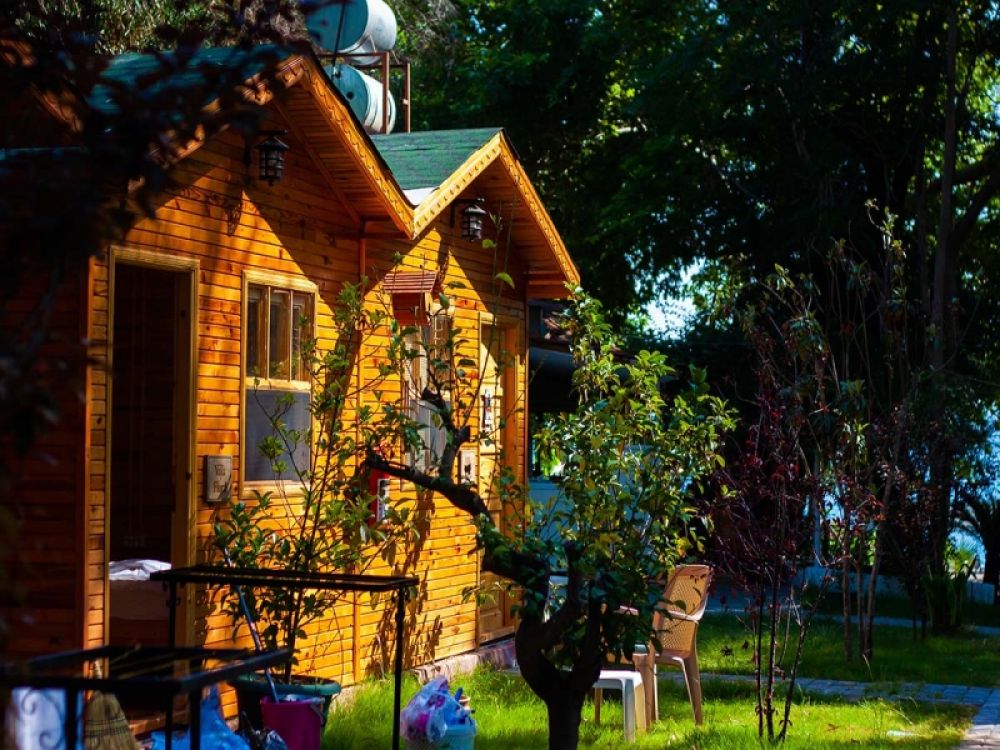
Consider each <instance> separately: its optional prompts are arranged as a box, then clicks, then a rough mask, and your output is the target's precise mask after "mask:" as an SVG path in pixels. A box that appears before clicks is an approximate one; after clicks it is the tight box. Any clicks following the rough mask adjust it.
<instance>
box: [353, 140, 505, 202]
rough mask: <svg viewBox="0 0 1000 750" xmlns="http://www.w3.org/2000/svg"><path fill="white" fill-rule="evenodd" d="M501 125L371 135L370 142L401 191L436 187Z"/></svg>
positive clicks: (484, 143)
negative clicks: (387, 166)
mask: <svg viewBox="0 0 1000 750" xmlns="http://www.w3.org/2000/svg"><path fill="white" fill-rule="evenodd" d="M501 129H502V128H475V129H470V130H425V131H423V132H420V133H396V134H390V135H373V136H372V142H373V143H374V144H375V148H377V149H378V152H379V155H381V157H382V158H383V159H385V162H386V164H388V165H389V169H390V170H391V171H392V175H393V177H395V178H396V182H397V183H398V184H399V186H400V187H401V188H402V189H403V190H419V189H421V188H436V187H437V186H438V185H440V184H441V183H442V182H444V181H445V180H447V179H448V178H449V177H451V176H452V175H453V174H454V173H455V170H457V169H458V168H459V167H460V166H462V165H463V164H464V163H465V161H466V160H467V159H468V158H469V157H470V156H472V155H473V154H474V153H475V152H476V151H478V150H479V149H480V148H482V147H483V146H484V145H486V143H487V141H489V140H490V139H491V138H492V137H493V136H495V135H496V134H497V133H499V132H500V131H501Z"/></svg>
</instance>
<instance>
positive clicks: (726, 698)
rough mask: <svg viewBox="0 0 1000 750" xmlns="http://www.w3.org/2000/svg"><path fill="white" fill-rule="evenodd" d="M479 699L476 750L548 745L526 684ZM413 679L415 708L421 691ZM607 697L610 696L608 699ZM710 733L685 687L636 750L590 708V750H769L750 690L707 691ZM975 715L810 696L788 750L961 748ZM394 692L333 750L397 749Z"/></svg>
mask: <svg viewBox="0 0 1000 750" xmlns="http://www.w3.org/2000/svg"><path fill="white" fill-rule="evenodd" d="M457 686H462V687H463V688H464V689H465V692H466V693H467V694H468V695H469V696H470V697H471V699H472V707H473V708H474V709H475V718H476V721H477V722H478V724H479V734H478V736H477V738H476V750H539V748H544V747H545V746H546V736H547V735H546V715H545V707H544V706H543V705H542V703H541V702H540V701H539V700H538V699H537V698H535V696H534V695H533V694H532V693H531V691H530V690H529V689H528V687H527V686H526V685H525V684H524V682H523V680H521V679H520V678H519V677H516V676H511V675H508V674H504V673H498V672H492V671H489V670H480V671H477V672H476V673H474V674H472V675H463V676H461V677H459V678H457V679H456V680H455V681H454V682H453V687H457ZM416 688H417V686H416V683H415V681H413V680H412V679H409V680H408V681H407V683H406V686H405V688H404V693H403V695H404V704H405V700H407V699H409V697H410V696H411V695H412V694H413V693H414V692H415V691H416ZM606 695H608V694H607V693H606ZM704 707H705V724H704V726H703V727H701V728H695V726H694V722H693V720H692V718H691V709H690V707H689V705H688V702H687V696H686V694H685V693H684V690H683V688H682V687H680V686H675V685H672V684H663V685H661V686H660V711H661V721H660V722H659V723H657V724H654V725H653V727H652V728H651V730H650V732H649V734H646V735H644V736H640V737H639V739H638V741H637V742H636V743H635V745H631V746H626V745H625V744H624V742H623V739H622V720H621V706H620V704H619V703H617V702H616V701H613V700H611V701H608V700H606V701H605V703H604V706H603V707H602V710H601V713H602V723H601V726H600V727H597V726H595V725H594V721H593V719H594V709H593V704H591V703H589V702H588V703H587V705H586V706H585V707H584V721H583V725H582V727H581V743H580V744H581V747H586V748H621V747H634V748H636V750H653V748H656V750H669V749H670V748H677V749H678V750H680V749H681V748H683V750H691V748H698V750H741V749H742V748H746V749H747V750H750V749H751V748H752V749H753V750H759V748H760V747H761V746H760V744H759V743H758V741H757V736H756V724H755V721H756V720H755V718H754V705H753V699H752V697H751V694H750V692H749V688H748V687H745V686H740V685H728V684H723V683H712V682H706V684H705V706H704ZM972 713H973V711H972V710H971V709H967V708H956V707H941V706H922V705H917V704H914V703H900V704H893V703H887V702H885V701H881V700H869V701H863V702H861V703H857V704H848V703H843V702H841V701H837V700H829V699H823V698H816V697H809V696H804V697H803V696H800V699H799V700H798V702H797V703H796V705H795V707H794V708H793V710H792V722H793V726H792V729H791V730H790V733H789V739H788V742H787V743H786V744H785V747H786V748H788V750H825V749H827V748H829V749H831V750H833V749H836V748H844V749H845V750H846V749H847V748H854V747H865V748H913V749H914V750H915V749H916V748H921V749H926V750H935V749H936V748H940V749H941V750H944V749H945V748H954V747H955V746H956V745H957V744H958V742H959V740H960V739H961V737H962V734H963V732H964V731H965V728H966V727H967V726H968V724H969V720H970V718H971V716H972ZM391 716H392V685H391V683H389V682H381V683H373V684H370V685H368V686H366V687H364V688H363V689H362V690H361V692H360V694H359V695H358V697H357V699H356V701H355V703H354V704H353V705H352V706H351V707H350V708H348V709H344V710H340V711H335V712H333V713H332V714H331V716H330V720H329V724H328V727H327V734H326V738H325V742H324V750H376V749H378V750H382V749H383V748H386V747H389V746H390V738H391V722H392V719H391Z"/></svg>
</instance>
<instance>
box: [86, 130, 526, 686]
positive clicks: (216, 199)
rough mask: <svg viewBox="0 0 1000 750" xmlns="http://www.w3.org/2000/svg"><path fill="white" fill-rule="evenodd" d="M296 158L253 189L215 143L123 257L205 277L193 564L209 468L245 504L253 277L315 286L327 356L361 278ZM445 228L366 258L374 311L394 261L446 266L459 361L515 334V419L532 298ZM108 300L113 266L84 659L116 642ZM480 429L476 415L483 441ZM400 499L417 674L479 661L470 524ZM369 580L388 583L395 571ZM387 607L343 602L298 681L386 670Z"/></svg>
mask: <svg viewBox="0 0 1000 750" xmlns="http://www.w3.org/2000/svg"><path fill="white" fill-rule="evenodd" d="M290 145H291V151H290V152H289V158H288V162H287V164H286V172H285V178H284V179H283V180H282V182H281V183H279V184H277V185H275V186H273V187H271V188H269V187H266V186H254V185H252V184H251V185H248V184H246V183H247V181H246V180H245V178H244V175H245V173H246V168H245V167H244V165H243V152H244V144H243V142H242V140H241V139H239V138H237V137H236V136H233V135H225V136H222V137H220V138H218V139H216V140H215V141H213V142H211V143H209V144H206V145H205V146H203V147H202V148H201V149H199V150H197V151H195V152H194V153H193V154H191V155H190V156H188V157H187V158H186V159H185V160H184V161H183V162H182V163H181V164H179V165H178V167H177V168H176V170H175V172H176V177H177V178H178V181H179V185H178V187H175V188H173V189H170V190H168V191H167V192H166V193H165V194H164V196H163V198H162V201H161V202H160V204H159V206H158V207H157V213H156V216H155V218H151V219H147V220H144V221H142V222H140V223H139V224H138V225H137V226H136V227H135V228H134V229H133V230H132V231H131V232H130V233H129V234H128V236H127V237H126V238H125V240H124V242H123V243H122V247H123V248H127V249H128V250H129V251H130V252H133V253H134V252H146V253H150V254H151V255H148V256H146V257H147V258H148V259H150V262H155V261H153V260H152V259H153V258H155V257H156V256H162V257H163V258H164V261H166V259H169V258H185V259H193V260H196V261H197V264H198V277H197V284H198V287H197V294H198V310H197V332H196V337H195V338H196V345H195V353H196V372H197V381H196V385H195V389H194V392H195V399H196V423H195V430H194V435H195V454H196V456H197V460H196V462H195V468H196V474H195V477H194V488H195V490H194V492H195V497H194V503H195V514H194V515H195V517H196V519H197V520H196V524H195V528H194V529H193V537H194V538H193V541H194V548H195V549H196V550H197V555H196V559H197V560H198V561H204V560H207V559H208V558H209V555H210V553H209V540H210V538H211V534H212V524H213V522H214V521H215V519H216V517H217V514H218V513H219V512H220V511H219V510H217V509H216V508H215V507H212V506H209V505H206V504H205V503H204V502H203V498H202V496H201V493H202V487H203V477H202V464H203V456H205V455H207V454H228V455H231V456H233V466H234V476H233V482H234V487H235V489H236V491H237V492H243V491H244V487H243V486H242V484H241V480H242V477H241V469H240V467H241V465H242V460H241V459H242V456H241V454H240V451H241V449H242V450H251V449H252V448H251V447H249V446H247V447H243V446H241V410H242V403H243V388H244V380H243V376H242V355H243V341H242V337H243V328H242V319H241V318H242V309H243V307H242V306H243V288H244V273H245V272H247V271H254V272H258V273H259V272H268V273H274V274H278V275H281V276H285V277H292V278H301V279H304V280H308V281H310V282H312V283H314V284H315V285H316V286H317V290H318V291H317V309H316V317H317V321H316V322H317V326H316V329H317V334H318V336H319V338H320V344H321V346H323V345H324V344H327V345H328V344H329V342H330V341H331V340H332V338H333V336H334V335H335V331H334V330H333V328H332V321H331V311H330V307H331V305H332V304H334V302H335V298H336V294H337V292H338V291H339V289H340V287H341V285H342V284H343V282H345V281H357V280H358V279H359V278H360V276H361V273H362V269H361V267H360V265H359V257H360V256H359V252H360V250H361V247H360V243H359V238H358V235H357V232H358V227H357V225H354V224H352V223H351V217H350V216H349V215H348V214H347V212H345V211H344V210H343V207H342V205H341V203H340V200H339V199H338V198H337V197H336V196H333V195H331V192H330V189H329V185H328V184H327V182H326V178H324V177H323V176H322V175H320V174H318V173H317V171H316V170H315V169H314V168H313V165H312V162H311V160H310V159H309V158H308V155H307V154H306V152H305V150H304V149H303V148H300V144H299V143H298V142H297V141H296V140H295V138H294V137H292V138H290ZM447 219H448V217H447V215H445V216H444V217H442V219H440V220H438V221H436V222H435V223H434V224H433V225H432V226H431V227H430V228H429V229H428V230H427V231H426V232H424V234H423V235H422V236H421V237H420V238H418V240H416V241H411V240H405V239H402V238H400V239H398V240H393V239H384V238H382V239H368V240H367V241H366V242H365V243H363V244H364V245H365V246H366V247H365V269H364V271H365V274H366V275H367V276H368V277H369V278H370V279H371V284H372V286H373V288H372V289H371V291H370V292H369V295H368V303H369V304H371V305H382V304H385V295H382V294H381V292H380V280H381V278H382V277H383V276H384V275H385V274H386V273H387V272H388V271H389V270H390V269H392V268H394V267H397V263H396V259H397V258H399V257H402V261H401V262H400V263H399V264H398V267H399V268H402V269H404V270H435V271H436V270H438V269H439V268H440V267H441V266H442V265H444V266H445V267H446V274H445V280H444V284H445V289H446V290H448V293H449V294H450V295H451V296H452V297H453V298H454V302H455V317H454V324H455V325H456V326H458V327H460V328H462V329H463V330H464V331H465V332H466V334H467V335H468V338H469V339H470V341H469V343H468V345H467V347H468V350H467V351H465V352H463V354H467V355H468V356H469V357H470V358H473V359H477V358H478V349H479V340H478V336H479V334H478V332H479V330H480V326H481V324H482V321H483V320H484V316H488V315H492V316H495V318H496V320H497V322H498V323H502V325H504V326H505V327H509V328H510V330H513V331H516V332H517V338H516V342H517V345H518V352H517V354H516V356H515V362H516V369H515V371H514V372H515V374H514V379H515V381H516V383H517V387H516V395H515V396H514V397H513V398H509V399H508V400H509V401H510V402H511V405H514V404H517V405H519V406H521V407H523V406H524V404H523V400H524V393H525V383H526V376H527V375H526V373H527V367H526V349H525V341H524V334H523V331H524V316H525V306H524V302H523V299H524V293H523V287H521V288H518V289H517V290H510V289H509V288H507V287H506V285H504V284H502V283H498V282H497V281H496V279H495V273H496V271H497V270H499V269H498V268H497V267H496V265H497V263H496V261H495V260H494V257H493V251H492V250H487V249H484V248H483V247H481V246H479V245H473V244H470V243H467V242H465V241H463V240H462V239H461V238H460V237H459V236H458V231H459V230H458V228H457V227H452V226H450V222H449V221H448V220H447ZM113 252H114V251H113ZM505 267H506V268H507V270H508V271H509V272H511V273H512V275H513V276H514V278H515V279H516V280H517V283H518V286H519V287H520V285H521V284H522V283H523V282H524V280H525V276H524V274H523V273H522V272H521V270H520V269H519V267H518V264H517V262H516V259H515V258H511V259H509V260H508V261H507V262H506V264H505ZM452 282H459V283H460V284H461V288H455V289H452V288H451V283H452ZM276 283H277V282H276ZM110 294H111V284H110V278H109V264H108V262H107V261H100V262H95V264H94V269H93V290H92V295H91V300H90V309H91V310H92V311H93V312H92V320H91V323H90V328H89V333H90V337H91V340H92V346H91V354H92V355H93V356H94V357H95V358H96V363H95V365H94V366H93V367H92V368H91V383H90V389H89V399H88V402H89V403H90V405H91V408H92V410H93V411H94V413H95V415H99V416H101V417H102V418H101V419H97V420H94V421H92V422H91V424H90V428H89V439H90V442H91V444H92V445H93V446H94V450H93V451H92V455H91V459H90V463H89V481H90V484H91V491H90V494H89V497H88V503H87V511H88V518H89V523H88V526H87V545H88V559H87V563H88V565H87V569H86V570H87V573H86V578H87V580H86V611H87V618H88V624H89V625H88V630H87V638H86V641H85V642H86V645H96V644H97V643H100V642H101V641H102V640H103V639H104V638H105V637H106V617H105V609H106V606H105V605H106V602H107V592H106V590H105V587H106V571H105V559H106V558H105V555H106V550H105V539H106V532H107V528H106V523H107V521H108V517H107V508H108V507H109V504H108V503H109V500H108V493H107V492H106V491H105V487H106V476H107V469H108V467H107V462H106V461H107V451H106V446H107V443H108V436H107V425H106V423H105V422H104V420H103V415H104V414H106V413H107V398H108V382H107V371H106V362H107V351H108V345H109V342H108V333H109V330H108V309H109V295H110ZM386 333H387V332H386V331H382V332H381V335H380V336H376V337H374V338H372V339H370V340H369V341H368V343H367V349H366V351H364V352H363V353H362V357H361V369H360V373H359V377H361V378H362V379H365V378H369V377H371V376H372V373H373V369H374V366H375V362H376V360H378V359H380V358H383V357H384V356H385V351H384V350H385V345H386V338H385V335H386ZM395 393H398V390H396V391H395ZM393 396H394V391H393V388H392V387H387V388H386V394H385V398H391V397H393ZM368 397H369V398H372V397H373V396H371V394H369V395H368ZM478 419H479V412H478V409H476V410H474V412H473V418H472V421H473V428H474V431H475V429H477V428H478ZM511 419H512V420H513V421H512V425H513V427H512V428H511V434H515V435H523V434H524V433H525V426H524V419H525V416H524V413H523V410H522V411H519V412H517V413H514V414H512V415H511ZM509 449H510V450H509V453H508V458H507V460H508V461H510V462H511V463H512V465H515V466H518V467H523V466H524V465H525V460H526V459H525V454H524V450H525V446H524V445H523V440H515V441H513V443H512V445H511V446H509ZM522 478H523V476H522ZM392 496H393V501H394V502H402V503H412V504H413V505H414V507H415V508H416V510H417V512H418V513H419V514H420V515H421V518H422V523H424V524H425V527H426V531H427V533H426V535H425V536H424V537H423V538H422V539H421V541H420V543H419V544H418V545H417V546H416V547H415V548H413V549H409V550H404V551H402V552H401V554H400V555H399V557H398V560H397V566H396V568H395V570H396V571H397V572H407V573H412V574H415V575H417V576H419V577H420V580H421V585H420V587H419V591H418V595H417V596H416V597H415V599H414V600H413V601H412V602H411V603H410V605H409V608H408V614H407V653H406V661H407V663H408V664H409V665H414V664H419V663H424V662H427V661H430V660H433V659H440V658H443V657H447V656H450V655H454V654H458V653H462V652H466V651H468V650H470V649H473V648H475V647H476V646H477V645H478V640H477V636H478V633H477V608H476V604H475V599H474V598H470V597H468V596H466V595H465V594H464V592H465V589H467V588H470V587H472V586H474V585H476V583H477V582H478V580H479V559H478V556H477V555H476V554H475V553H474V552H473V550H474V544H475V531H474V528H473V526H472V524H471V523H469V521H468V519H467V518H466V517H465V516H464V515H463V514H461V513H459V512H458V511H456V510H454V509H453V508H451V507H450V506H449V505H448V504H447V503H446V502H444V501H443V500H441V499H440V498H428V497H419V498H418V497H417V495H416V493H415V492H414V491H413V488H412V487H403V486H400V483H399V482H394V486H393V487H392ZM110 520H111V522H112V523H113V519H110ZM372 572H388V568H387V567H385V566H383V567H380V568H376V569H374V570H373V571H372ZM194 605H195V613H194V617H193V637H194V640H195V641H196V642H200V643H205V644H208V645H223V644H227V643H230V642H231V636H232V623H231V622H230V620H229V619H228V617H226V616H224V615H222V614H221V613H220V612H219V611H218V607H217V597H213V596H211V595H209V594H208V593H207V592H204V591H201V592H198V593H197V595H196V597H195V602H194ZM387 605H388V602H387V601H386V600H384V599H383V600H382V601H381V602H379V603H378V605H377V606H374V607H373V606H372V604H371V602H370V601H369V600H368V599H367V597H363V596H362V597H357V598H356V599H355V598H354V597H345V600H344V602H343V604H342V605H341V606H338V607H337V608H336V610H335V612H334V614H333V616H332V618H331V619H330V621H329V622H323V623H315V624H313V625H311V626H310V627H309V628H308V631H309V633H310V638H309V639H307V642H306V643H305V644H304V650H303V659H302V662H303V663H302V665H301V667H300V669H302V670H311V671H316V672H318V673H320V674H323V675H325V676H328V677H333V678H335V679H338V680H340V681H341V682H343V683H345V684H350V683H352V682H354V681H356V680H358V679H361V678H363V677H364V676H366V675H369V674H379V673H383V672H385V671H386V670H388V668H389V665H390V663H391V662H390V659H391V644H392V643H393V635H392V614H391V608H390V607H388V606H387ZM227 702H228V699H227Z"/></svg>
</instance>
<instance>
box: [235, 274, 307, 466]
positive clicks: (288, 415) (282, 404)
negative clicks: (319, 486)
mask: <svg viewBox="0 0 1000 750" xmlns="http://www.w3.org/2000/svg"><path fill="white" fill-rule="evenodd" d="M246 295H247V297H246V300H247V304H246V329H245V335H246V339H245V345H246V378H245V381H244V386H245V402H244V403H245V404H246V408H245V410H244V423H243V429H244V435H243V438H244V440H243V445H244V455H245V459H244V462H243V463H244V468H243V478H244V481H247V482H266V481H269V480H274V479H295V478H296V477H297V474H296V472H295V470H294V468H293V467H295V466H297V467H298V468H299V469H300V470H303V469H306V468H308V463H309V458H310V446H309V440H308V439H303V440H298V441H296V442H295V444H294V445H293V446H292V447H293V450H292V452H291V453H290V454H289V452H288V451H287V450H286V451H285V452H284V455H283V456H281V460H283V461H284V462H285V464H286V467H285V470H284V471H282V472H281V473H280V474H279V475H276V474H275V472H274V469H273V467H272V465H271V461H270V460H269V459H268V458H267V457H265V456H264V455H263V454H262V453H261V451H260V445H261V443H262V441H264V440H265V439H266V438H269V437H271V436H275V427H274V424H273V421H275V420H276V421H278V422H279V423H280V424H282V425H284V427H285V428H286V429H288V430H291V431H297V432H301V433H307V432H308V431H309V428H310V424H311V417H310V410H309V399H310V386H309V365H308V361H307V357H306V356H305V355H306V349H307V345H308V342H309V340H310V339H311V338H312V335H313V322H314V311H313V308H314V298H315V294H314V292H312V291H306V290H304V289H296V288H282V287H279V286H272V285H270V284H260V283H254V282H251V283H248V284H247V292H246Z"/></svg>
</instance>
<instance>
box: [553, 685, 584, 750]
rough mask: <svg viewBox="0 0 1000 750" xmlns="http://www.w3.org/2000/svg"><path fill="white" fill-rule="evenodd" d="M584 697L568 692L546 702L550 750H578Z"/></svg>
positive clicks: (554, 696)
mask: <svg viewBox="0 0 1000 750" xmlns="http://www.w3.org/2000/svg"><path fill="white" fill-rule="evenodd" d="M584 697H585V696H584V695H581V694H575V693H574V691H572V690H567V691H565V692H563V693H560V694H558V695H552V696H550V698H549V700H547V701H545V708H546V709H547V710H548V713H549V750H576V748H577V746H578V745H579V744H580V721H581V720H582V718H583V701H584Z"/></svg>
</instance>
